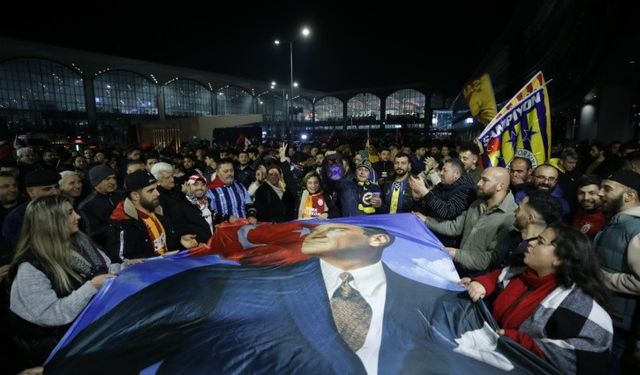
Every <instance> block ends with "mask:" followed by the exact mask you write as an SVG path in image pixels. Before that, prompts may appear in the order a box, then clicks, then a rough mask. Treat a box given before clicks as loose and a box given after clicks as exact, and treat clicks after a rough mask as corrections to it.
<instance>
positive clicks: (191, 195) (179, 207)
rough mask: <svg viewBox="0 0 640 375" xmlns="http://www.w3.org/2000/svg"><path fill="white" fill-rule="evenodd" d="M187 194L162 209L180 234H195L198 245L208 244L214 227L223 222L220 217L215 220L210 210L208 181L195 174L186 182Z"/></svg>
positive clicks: (172, 200) (171, 201)
mask: <svg viewBox="0 0 640 375" xmlns="http://www.w3.org/2000/svg"><path fill="white" fill-rule="evenodd" d="M186 190H187V191H186V192H185V194H181V196H180V197H178V198H177V199H171V200H168V202H170V205H169V207H164V206H163V207H162V208H163V209H164V210H165V212H166V215H167V216H169V217H171V221H172V222H173V226H174V228H175V230H176V231H177V232H178V233H193V234H195V235H196V239H197V240H198V243H205V244H206V243H207V242H209V238H210V237H211V235H212V234H213V226H214V225H216V224H218V222H220V221H222V217H221V216H220V215H218V216H216V217H215V218H214V215H213V214H212V212H211V209H210V208H209V207H210V205H211V200H210V199H209V198H208V197H207V196H206V193H207V190H208V188H207V181H206V179H205V178H204V177H203V176H202V175H200V174H194V175H192V176H190V177H189V179H187V181H186Z"/></svg>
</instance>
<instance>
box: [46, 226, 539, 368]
mask: <svg viewBox="0 0 640 375" xmlns="http://www.w3.org/2000/svg"><path fill="white" fill-rule="evenodd" d="M292 223H299V225H298V226H296V225H293V226H292V225H291V224H292ZM292 223H285V224H273V225H268V226H265V227H261V226H255V225H253V226H252V225H248V226H242V227H239V228H238V231H237V242H238V244H240V245H241V246H242V247H243V248H244V249H246V250H247V251H252V249H255V248H259V249H262V251H264V252H270V251H277V252H278V253H280V252H282V251H283V249H285V248H290V249H291V251H292V252H301V253H302V254H303V255H304V256H305V257H304V258H301V260H300V261H299V262H296V263H293V264H287V265H282V264H279V265H273V264H271V265H270V264H268V262H265V263H264V264H262V265H252V266H246V265H239V264H238V263H237V262H230V261H227V260H224V259H222V258H220V257H218V256H204V257H194V256H185V255H179V256H172V257H164V258H159V259H154V260H149V261H147V262H145V263H143V264H141V265H136V266H133V267H131V268H129V269H127V270H125V271H124V272H122V273H121V274H120V275H119V276H118V277H117V278H115V279H114V280H113V281H111V282H110V284H108V285H107V286H106V287H103V289H102V290H101V291H100V293H99V294H98V295H97V296H96V297H95V299H94V300H93V301H92V303H91V304H90V305H89V306H88V307H87V309H86V310H85V312H84V313H83V314H82V315H81V316H80V317H79V318H78V319H77V321H76V322H75V324H74V325H73V326H72V328H71V329H70V330H69V332H68V333H67V335H66V336H65V337H64V338H63V340H62V341H61V342H60V344H59V345H58V347H57V348H56V349H55V350H54V352H53V353H52V355H51V357H50V358H49V360H48V362H47V364H46V367H45V372H46V373H47V374H49V373H52V374H67V373H100V372H105V373H106V372H108V373H144V374H176V373H185V374H186V373H188V374H192V373H225V374H227V373H237V374H240V373H243V374H244V373H264V374H273V373H322V374H325V373H337V374H361V373H362V374H364V373H380V374H397V373H416V374H424V373H468V372H471V371H473V372H474V373H487V374H493V373H496V372H497V371H498V372H499V371H500V370H504V371H510V372H511V373H530V370H529V368H535V369H543V370H545V369H546V368H545V367H544V366H545V362H544V361H543V360H542V359H540V358H537V357H535V356H534V355H532V354H530V353H528V354H530V356H529V357H527V355H526V354H524V355H523V354H522V353H514V352H513V351H509V350H505V348H504V345H503V344H501V342H503V341H504V340H505V339H504V338H503V337H498V335H497V334H496V333H495V330H494V328H495V327H493V326H492V325H491V324H490V322H488V321H487V320H486V319H485V318H484V317H483V315H482V314H481V313H479V312H478V311H479V310H478V309H479V308H480V305H478V304H473V303H471V302H470V301H469V299H468V298H467V297H466V292H464V290H463V288H461V287H460V286H458V285H457V283H456V282H457V281H458V276H457V273H456V271H455V268H454V266H453V263H452V261H451V259H450V258H449V256H448V254H447V253H446V252H444V251H442V245H441V244H440V243H439V241H438V240H437V239H436V238H435V236H434V235H433V234H432V233H431V232H430V231H429V230H428V229H427V228H426V226H425V225H424V224H423V223H422V222H421V221H420V220H419V219H418V218H417V217H416V216H414V215H412V214H398V215H372V216H367V217H356V218H341V219H334V220H323V221H320V220H308V221H297V222H292ZM281 228H287V230H288V231H290V232H292V233H285V234H286V235H285V234H283V232H282V231H281ZM252 231H262V232H261V233H259V234H260V236H263V237H259V236H258V237H256V236H255V235H254V233H252ZM269 233H271V234H272V236H271V239H269V240H267V239H266V238H267V237H266V236H267V235H268V234H269ZM257 238H262V239H263V242H261V243H256V242H252V241H256V239H257ZM285 239H286V240H285ZM267 245H269V246H267ZM261 259H267V260H268V259H269V257H263V258H261ZM380 260H381V261H380ZM343 272H349V273H350V274H351V275H352V276H353V278H354V283H355V288H356V289H357V290H358V291H359V294H360V295H361V297H362V299H364V300H365V301H366V302H364V303H365V304H367V305H368V306H369V307H370V309H371V311H372V314H371V315H370V316H368V317H366V318H362V317H360V318H356V317H355V316H360V314H357V313H354V314H351V315H349V316H353V321H349V322H348V323H352V324H348V326H352V327H351V328H345V326H343V325H340V327H338V325H339V324H337V323H336V319H335V318H334V316H335V314H337V313H338V312H337V311H336V310H335V309H337V307H336V306H337V305H335V304H334V302H335V299H336V298H337V295H338V294H339V293H338V292H339V291H341V290H343V289H341V288H343V287H344V285H343V284H341V281H340V280H342V277H343V276H342V275H341V274H342V273H343ZM338 274H340V278H337V275H338ZM332 275H334V276H336V279H335V280H334V279H333V278H332ZM340 293H342V292H340ZM365 315H366V314H365ZM494 324H495V323H494ZM356 326H357V327H358V328H353V327H356ZM363 329H364V331H363ZM358 332H360V333H365V334H364V335H361V339H362V340H363V343H362V344H361V346H360V348H359V349H352V346H350V342H351V341H352V339H353V336H357V333H358ZM479 343H480V344H479ZM515 346H516V347H517V346H518V345H517V344H515ZM522 350H524V349H522ZM524 352H526V350H524ZM532 363H533V364H535V365H536V366H537V367H529V366H532ZM547 370H548V369H547ZM545 371H546V370H545ZM543 372H544V371H543Z"/></svg>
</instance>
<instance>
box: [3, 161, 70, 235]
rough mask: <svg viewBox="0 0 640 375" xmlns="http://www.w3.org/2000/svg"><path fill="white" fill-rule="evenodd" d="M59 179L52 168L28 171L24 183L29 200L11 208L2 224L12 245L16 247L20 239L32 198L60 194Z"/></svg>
mask: <svg viewBox="0 0 640 375" xmlns="http://www.w3.org/2000/svg"><path fill="white" fill-rule="evenodd" d="M59 179H60V175H59V174H58V173H57V172H56V171H54V170H50V169H38V170H35V171H31V172H29V173H27V175H26V176H25V178H24V185H25V187H26V188H27V195H28V196H29V200H28V201H26V202H24V203H22V204H21V205H19V206H17V207H16V208H14V209H13V210H11V212H9V214H8V215H7V217H6V218H5V219H4V223H3V224H2V235H3V236H4V238H5V239H6V240H7V241H8V242H9V244H10V245H11V246H12V247H14V248H15V247H16V245H17V244H18V240H19V239H20V230H21V229H22V222H23V220H24V213H25V211H26V210H27V205H28V204H29V202H30V201H31V199H36V198H40V197H48V196H53V195H58V194H60V187H59V186H58V180H59Z"/></svg>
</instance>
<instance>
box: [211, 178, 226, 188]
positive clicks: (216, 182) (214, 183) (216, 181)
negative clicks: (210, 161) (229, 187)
mask: <svg viewBox="0 0 640 375" xmlns="http://www.w3.org/2000/svg"><path fill="white" fill-rule="evenodd" d="M220 186H224V182H222V180H221V179H220V177H218V176H216V178H215V179H213V181H211V182H210V183H209V189H211V190H213V189H215V188H218V187H220Z"/></svg>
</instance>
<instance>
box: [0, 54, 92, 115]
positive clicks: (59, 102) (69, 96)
mask: <svg viewBox="0 0 640 375" xmlns="http://www.w3.org/2000/svg"><path fill="white" fill-rule="evenodd" d="M0 108H1V109H17V110H27V111H62V112H84V111H86V105H85V99H84V86H83V82H82V77H81V76H80V74H79V73H78V72H76V71H74V70H72V69H70V68H68V67H66V66H64V65H62V64H58V63H56V62H54V61H51V60H44V59H16V60H10V61H7V62H5V63H2V64H0Z"/></svg>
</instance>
